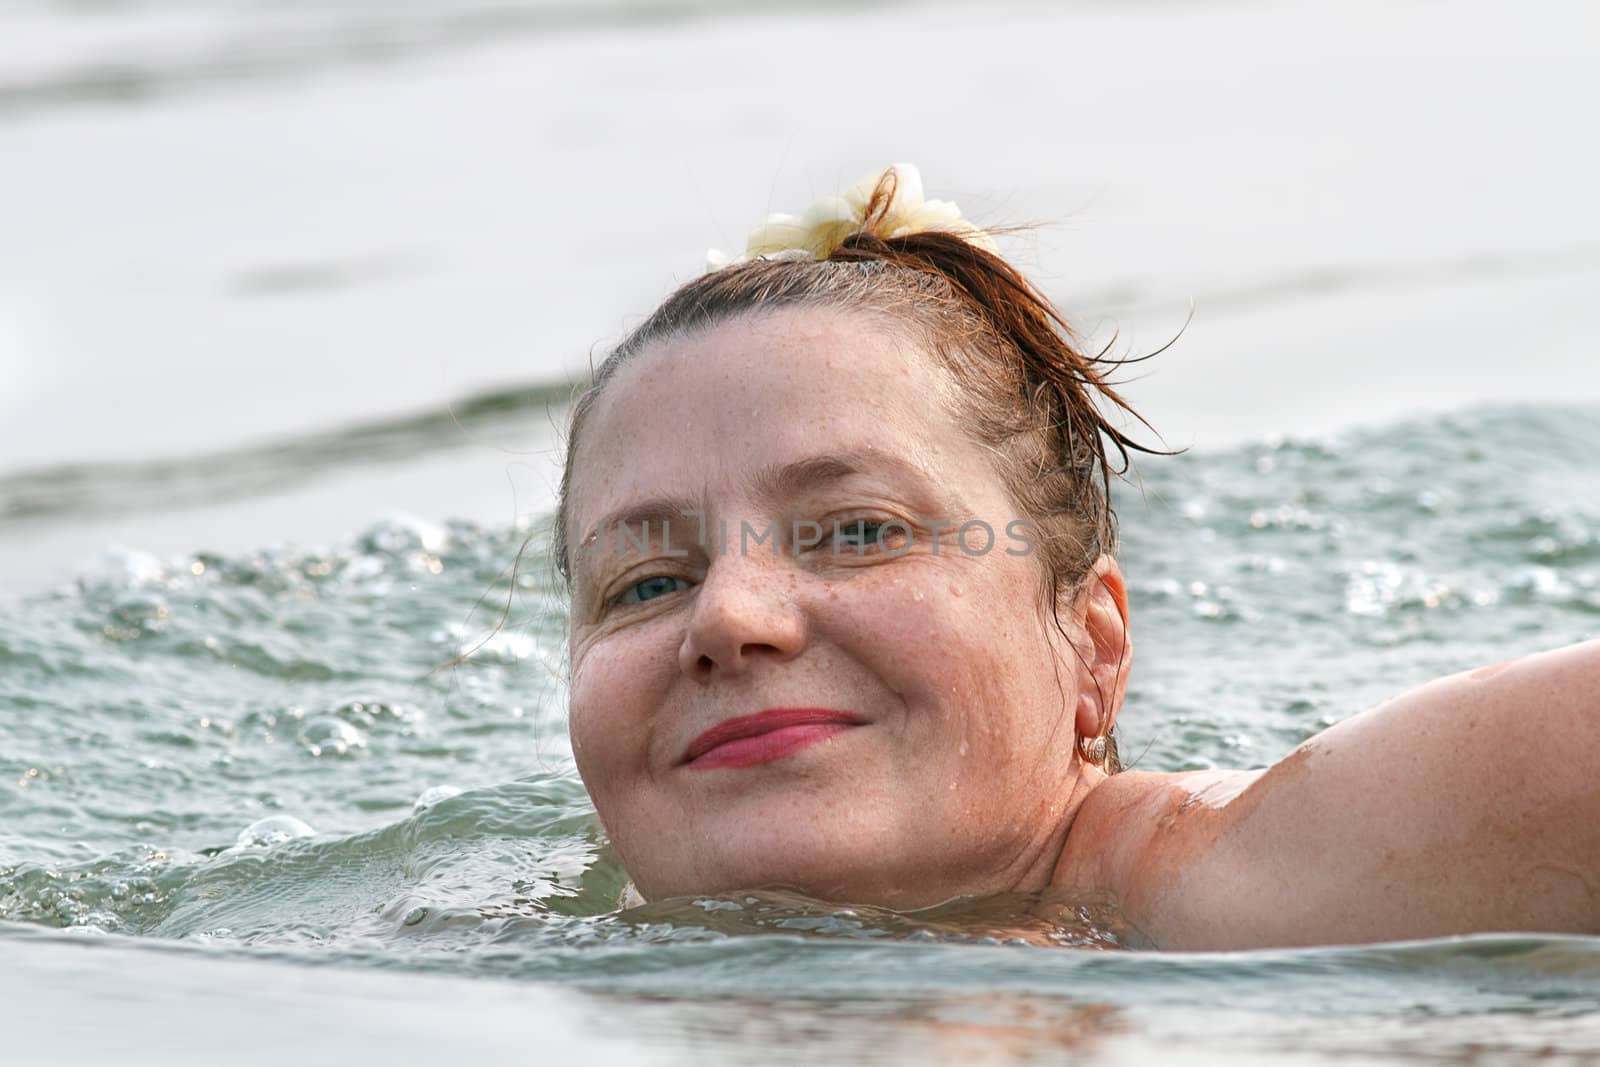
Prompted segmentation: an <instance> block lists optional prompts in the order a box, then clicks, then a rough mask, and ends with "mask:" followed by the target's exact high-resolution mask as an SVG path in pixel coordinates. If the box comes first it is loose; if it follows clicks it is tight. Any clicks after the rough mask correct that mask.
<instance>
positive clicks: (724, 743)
mask: <svg viewBox="0 0 1600 1067" xmlns="http://www.w3.org/2000/svg"><path fill="white" fill-rule="evenodd" d="M860 725H862V721H861V717H860V716H859V715H855V714H853V713H851V712H848V711H838V710H835V709H833V708H769V709H767V710H766V711H760V712H757V713H756V714H754V715H741V716H739V717H738V718H735V719H727V720H724V721H723V722H720V723H718V724H717V725H715V726H713V727H712V728H711V729H709V730H707V731H706V732H705V733H703V734H701V735H700V736H699V737H697V738H695V739H694V741H693V742H691V743H690V745H689V748H688V751H686V752H685V753H684V757H683V760H684V763H685V764H687V765H688V766H690V767H693V768H694V769H696V770H715V769H718V768H727V767H751V766H754V765H756V764H759V763H770V762H771V761H773V760H777V759H782V758H783V757H785V756H788V755H791V754H793V753H795V752H798V751H800V750H801V749H803V748H808V747H810V746H811V745H814V744H817V743H818V742H821V741H826V740H827V739H828V738H830V737H832V736H833V735H834V734H837V733H840V732H841V731H844V730H848V729H850V728H851V727H853V726H860Z"/></svg>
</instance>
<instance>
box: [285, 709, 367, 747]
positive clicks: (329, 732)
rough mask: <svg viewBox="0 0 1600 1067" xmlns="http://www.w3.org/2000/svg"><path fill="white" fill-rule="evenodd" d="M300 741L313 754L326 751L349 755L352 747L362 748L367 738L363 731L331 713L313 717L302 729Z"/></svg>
mask: <svg viewBox="0 0 1600 1067" xmlns="http://www.w3.org/2000/svg"><path fill="white" fill-rule="evenodd" d="M300 743H301V744H302V745H304V746H305V747H306V750H307V751H308V752H310V753H311V754H312V755H313V756H321V755H323V754H324V753H326V754H328V755H333V756H344V755H348V754H349V752H350V750H351V749H352V748H362V747H364V746H365V745H366V743H367V741H366V738H364V737H362V736H361V731H360V730H357V729H356V728H355V727H354V726H351V725H350V724H349V723H347V722H345V721H344V720H342V719H335V718H333V717H332V716H330V715H324V716H322V717H320V718H316V719H312V720H311V721H310V722H308V723H306V724H305V726H303V727H301V729H300Z"/></svg>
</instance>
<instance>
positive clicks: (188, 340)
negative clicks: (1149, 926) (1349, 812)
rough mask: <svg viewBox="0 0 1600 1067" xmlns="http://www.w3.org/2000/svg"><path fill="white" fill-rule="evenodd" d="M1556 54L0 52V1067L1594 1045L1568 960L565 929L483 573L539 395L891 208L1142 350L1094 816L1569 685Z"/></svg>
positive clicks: (1018, 43) (1157, 37) (610, 32)
mask: <svg viewBox="0 0 1600 1067" xmlns="http://www.w3.org/2000/svg"><path fill="white" fill-rule="evenodd" d="M1595 21H1596V20H1595V17H1594V15H1593V14H1592V11H1591V7H1590V5H1587V4H1584V3H1578V2H1553V3H1545V4H1531V5H1526V6H1523V7H1520V8H1518V9H1517V11H1516V13H1515V15H1514V16H1513V15H1512V14H1510V13H1508V11H1507V10H1506V9H1503V8H1501V7H1499V6H1497V5H1490V4H1487V3H1473V2H1468V3H1464V4H1452V5H1444V4H1432V3H1402V4H1382V5H1379V4H1351V5H1343V6H1341V7H1339V8H1337V9H1329V8H1326V7H1325V6H1322V5H1310V4H1296V3H1281V4H1268V3H1255V4H1245V3H1227V2H1222V0H1215V2H1208V3H1181V4H1180V3H1173V4H1164V5H1110V4H1076V5H1054V4H1042V3H1040V4H1028V3H1009V4H1000V5H995V6H990V7H985V8H984V9H982V11H981V12H980V11H979V9H978V8H976V7H975V6H973V5H968V4H956V3H950V4H934V5H909V4H882V5H849V6H845V5H840V6H837V7H832V6H827V7H822V8H814V7H811V6H802V5H798V4H792V3H791V4H778V3H770V4H734V3H732V2H728V3H715V2H704V3H693V2H684V3H654V2H626V0H624V2H618V3H601V4H581V5H580V4H576V3H573V4H558V3H533V2H522V3H510V2H505V3H493V2H487V0H466V2H462V3H445V2H442V0H432V2H407V3H389V4H382V5H380V4H376V3H368V2H355V0H346V2H342V3H320V4H305V3H283V2H279V3H273V4H268V3H244V2H239V3H223V2H214V3H198V2H195V3H186V2H180V0H146V2H138V0H127V2H115V0H96V2H88V0H79V2H72V3H65V2H59V0H57V2H43V0H39V2H26V0H19V2H17V3H14V4H10V5H8V6H6V7H5V8H4V10H3V11H0V959H3V961H4V966H3V967H0V1002H3V1003H5V1004H6V1005H7V1008H6V1017H7V1021H6V1026H5V1036H4V1037H0V1056H4V1057H5V1059H6V1061H7V1062H45V1061H48V1062H102V1061H104V1060H106V1059H110V1058H113V1057H115V1058H117V1059H118V1060H121V1061H125V1062H154V1061H157V1060H159V1061H161V1062H163V1063H172V1062H215V1061H216V1060H217V1059H218V1058H222V1059H225V1060H228V1061H232V1062H281V1061H283V1060H284V1059H286V1058H289V1057H291V1056H293V1057H297V1058H299V1059H301V1060H304V1061H307V1062H333V1061H344V1060H348V1059H350V1058H351V1057H358V1058H364V1057H368V1056H371V1057H374V1058H376V1057H377V1056H379V1055H382V1056H384V1057H385V1058H387V1059H389V1060H391V1061H396V1062H436V1061H437V1060H439V1059H440V1058H442V1057H445V1056H463V1055H465V1056H474V1057H476V1058H480V1059H509V1058H513V1057H516V1058H519V1059H526V1058H530V1057H531V1056H535V1055H551V1056H559V1055H562V1054H571V1055H577V1056H589V1057H593V1056H603V1057H606V1058H610V1057H613V1056H618V1057H625V1058H628V1059H631V1060H636V1061H639V1062H657V1061H660V1062H682V1061H685V1060H699V1061H704V1060H706V1059H708V1058H709V1059H712V1060H727V1061H738V1062H745V1061H749V1060H760V1061H773V1062H786V1061H791V1060H792V1061H799V1060H802V1059H804V1060H807V1061H810V1060H814V1058H815V1057H816V1056H817V1055H819V1054H821V1055H830V1054H831V1055H835V1056H837V1057H839V1058H842V1059H849V1060H875V1061H882V1062H896V1061H899V1060H902V1059H911V1058H919V1059H926V1058H934V1059H943V1060H949V1061H955V1062H971V1061H985V1060H987V1061H993V1062H1010V1061H1028V1060H1034V1059H1051V1058H1062V1057H1069V1058H1070V1057H1076V1058H1084V1059H1092V1060H1097V1061H1110V1062H1115V1061H1122V1060H1129V1061H1138V1062H1143V1061H1145V1060H1148V1059H1150V1058H1152V1057H1156V1056H1159V1057H1161V1058H1163V1059H1169V1060H1172V1061H1173V1062H1186V1063H1202V1062H1210V1061H1212V1060H1221V1059H1226V1060H1227V1061H1228V1062H1230V1063H1238V1062H1251V1061H1252V1060H1256V1061H1260V1062H1274V1063H1275V1062H1294V1061H1308V1062H1329V1061H1332V1060H1340V1061H1349V1060H1352V1059H1354V1060H1360V1059H1377V1060H1402V1061H1408V1062H1440V1061H1457V1062H1459V1061H1476V1060H1485V1061H1488V1060H1501V1059H1529V1060H1531V1059H1541V1060H1546V1061H1549V1060H1555V1061H1562V1060H1569V1061H1572V1062H1580V1061H1582V1060H1583V1059H1584V1058H1585V1057H1586V1056H1589V1055H1590V1054H1592V1053H1594V1052H1595V1051H1596V1050H1600V1037H1597V1033H1600V1004H1597V1003H1596V1002H1597V1000H1600V943H1597V942H1596V941H1595V940H1593V939H1582V938H1510V937H1487V938H1471V939H1462V940H1457V941H1446V942H1430V943H1424V944H1417V945H1405V946H1378V947H1368V948H1355V949H1320V950H1306V951H1297V952H1282V953H1244V954H1237V955H1216V956H1181V955H1169V954H1161V953H1151V952H1140V951H1132V952H1128V951H1103V950H1105V949H1108V948H1118V947H1121V946H1125V945H1127V944H1129V943H1130V942H1133V941H1136V938H1134V937H1133V936H1132V934H1131V933H1130V932H1128V931H1125V930H1122V929H1120V928H1119V927H1118V925H1117V922H1116V920H1115V916H1114V915H1111V914H1106V913H1103V912H1101V911H1098V910H1096V908H1095V907H1094V906H1093V905H1092V902H1078V901H1051V902H1041V903H1040V905H1039V906H1038V907H1036V908H1035V909H1034V910H1035V911H1036V912H1037V913H1038V915H1039V916H1041V917H1040V918H1039V919H1038V921H1037V923H1035V924H1032V925H1028V924H1021V925H1019V924H1018V923H1017V922H1016V921H1015V920H1014V918H1012V919H1011V920H1010V921H1008V919H1007V916H1011V917H1014V915H1015V908H1013V907H1010V906H1009V904H1007V903H1006V902H1000V904H1004V905H1006V906H1005V907H1000V906H999V905H994V904H991V905H981V904H972V905H956V906H952V907H951V908H948V909H944V910H941V911H936V912H932V913H928V914H921V915H915V916H898V915H892V914H887V913H879V912H875V911H873V910H871V909H833V908H826V907H820V906H817V905H815V904H814V903H809V902H806V901H803V900H798V899H794V898H790V897H786V896H784V895H782V894H755V895H747V896H735V897H728V898H717V899H706V900H700V901H680V902H669V903H663V904H656V905H651V906H649V907H647V908H642V909H634V910H632V911H627V912H621V913H619V912H618V900H617V894H618V891H619V890H620V888H621V885H622V882H623V875H622V872H621V871H620V870H618V869H617V866H616V864H615V861H614V859H613V858H612V857H611V856H610V855H609V853H608V851H607V849H606V846H605V842H604V840H603V837H602V835H601V834H600V833H599V831H598V828H597V826H596V824H595V822H594V819H593V812H592V808H591V807H590V805H589V804H588V802H587V799H586V798H585V796H584V794H583V790H582V788H581V784H580V783H579V782H578V780H577V777H576V774H575V773H574V771H573V768H572V762H571V755H570V751H569V750H568V748H567V742H566V737H565V727H564V719H563V714H564V690H563V676H564V674H563V672H564V666H563V655H564V625H565V621H564V619H565V617H564V608H563V605H562V603H561V599H560V596H559V590H558V589H557V588H556V586H555V585H554V580H553V577H552V574H551V569H550V566H549V561H548V558H547V557H546V556H545V555H544V554H543V545H544V543H545V537H546V526H545V518H546V515H547V510H548V506H549V501H550V488H551V485H552V479H553V467H552V462H553V459H554V457H555V455H556V449H557V448H558V446H559V427H560V426H561V424H562V404H563V402H564V400H565V398H566V397H567V396H568V395H569V391H570V388H571V385H572V383H573V382H574V381H577V380H578V379H579V378H581V375H582V373H583V370H584V368H585V367H586V365H587V363H588V360H589V359H590V356H591V352H592V353H595V354H599V353H602V352H603V351H604V348H605V345H606V343H607V342H608V341H609V340H614V339H615V338H616V337H617V336H618V335H620V333H622V332H623V331H624V330H625V329H626V328H627V326H628V325H629V324H630V323H632V322H635V321H637V320H638V318H639V317H640V316H642V315H643V314H644V313H646V312H648V310H649V309H650V307H651V306H652V305H653V303H654V302H655V301H656V300H657V299H659V297H660V296H661V295H663V294H664V292H665V291H666V290H667V289H668V288H669V287H670V286H671V284H672V283H673V282H674V280H675V279H681V278H684V277H688V276H690V275H691V274H693V273H695V272H697V271H698V270H699V269H701V266H702V263H703V256H704V251H705V249H706V248H707V247H708V246H718V247H722V248H736V247H737V246H738V245H739V243H740V241H741V240H742V235H743V233H744V230H745V228H746V227H747V226H748V225H750V224H751V223H753V222H755V221H757V220H758V219H759V218H761V217H762V215H763V214H764V213H765V212H767V211H769V210H778V209H798V208H801V207H803V206H804V205H805V204H806V203H808V202H809V201H810V200H811V199H812V198H813V197H814V196H817V195H821V194H823V193H827V192H832V191H835V190H836V189H837V188H839V187H840V186H842V185H843V184H845V183H847V182H849V181H850V180H853V179H854V178H855V177H857V176H859V174H860V173H862V172H864V171H866V170H868V169H871V168H872V167H875V166H880V165H882V164H883V163H885V162H889V161H891V160H896V159H907V160H912V161H915V162H917V163H919V164H920V165H921V166H922V168H923V172H924V175H925V178H926V180H927V182H928V185H929V188H930V195H937V196H947V197H953V198H955V199H957V200H958V201H959V202H960V203H961V204H962V206H963V207H964V208H965V209H966V211H967V213H968V214H969V215H970V216H973V217H975V218H978V219H980V220H983V221H987V222H991V223H1000V224H1003V223H1014V222H1042V223H1046V224H1047V225H1045V226H1044V227H1042V228H1041V229H1039V230H1036V231H1034V232H1033V233H1032V234H1031V235H1029V236H1026V237H1023V238H1017V239H1013V244H1012V245H1011V250H1012V252H1013V254H1014V255H1015V256H1016V258H1017V260H1018V261H1019V263H1021V264H1022V265H1023V266H1024V268H1025V269H1027V270H1029V271H1030V273H1031V274H1032V275H1033V276H1034V277H1035V278H1036V279H1037V280H1038V281H1039V282H1040V284H1041V285H1042V286H1043V287H1044V288H1045V289H1046V290H1047V291H1048V292H1049V293H1050V294H1051V295H1052V296H1054V297H1056V298H1057V299H1058V300H1060V301H1061V302H1062V304H1063V305H1064V306H1065V307H1066V308H1067V310H1068V311H1069V313H1070V314H1071V315H1072V316H1073V317H1074V319H1075V321H1077V322H1078V323H1079V324H1081V326H1082V328H1083V330H1084V332H1085V333H1086V334H1088V335H1089V337H1090V338H1091V339H1092V340H1094V341H1095V342H1102V341H1107V340H1110V339H1111V337H1112V336H1113V334H1114V333H1115V334H1116V335H1117V336H1118V338H1119V340H1118V345H1119V350H1121V351H1127V352H1129V353H1133V354H1137V353H1138V352H1141V351H1148V350H1149V349H1152V348H1155V347H1158V346H1159V345H1160V344H1162V343H1164V342H1165V341H1166V340H1168V339H1169V338H1170V337H1171V336H1172V335H1173V334H1174V333H1177V332H1178V331H1179V330H1180V329H1181V328H1183V327H1184V324H1185V323H1186V321H1189V316H1190V313H1191V302H1192V307H1193V319H1192V322H1189V325H1188V327H1187V329H1186V330H1184V332H1183V336H1182V338H1181V340H1180V341H1179V342H1178V344H1177V345H1176V346H1175V347H1174V348H1173V349H1172V350H1171V351H1170V352H1168V353H1167V354H1164V355H1163V356H1161V357H1159V358H1158V359H1155V360H1152V361H1151V362H1149V363H1145V364H1142V365H1139V366H1138V367H1137V369H1135V368H1132V367H1130V369H1129V372H1130V374H1132V375H1134V376H1136V380H1134V381H1132V382H1131V383H1130V384H1129V386H1128V388H1127V393H1128V395H1129V396H1130V397H1131V399H1132V400H1133V401H1134V402H1135V404H1137V405H1138V406H1139V407H1140V409H1141V410H1142V411H1144V412H1145V413H1146V414H1147V416H1148V417H1149V418H1150V420H1151V421H1152V422H1153V423H1154V424H1155V425H1156V427H1157V428H1158V429H1160V430H1161V431H1162V433H1163V434H1164V436H1165V437H1166V440H1167V441H1168V442H1169V443H1171V444H1173V445H1180V446H1192V448H1191V451H1190V452H1188V453H1187V454H1185V455H1183V456H1180V457H1177V458H1174V459H1165V460H1150V461H1148V462H1145V463H1142V464H1141V465H1140V467H1139V469H1138V479H1137V480H1136V482H1134V483H1133V484H1130V485H1129V486H1125V487H1123V489H1122V491H1121V496H1120V501H1119V505H1120V509H1121V512H1122V519H1123V529H1124V538H1125V543H1124V551H1123V562H1124V568H1125V570H1126V571H1127V572H1128V573H1129V575H1130V579H1131V583H1132V585H1131V595H1132V598H1133V611H1134V624H1135V632H1136V634H1137V635H1138V639H1139V649H1140V653H1139V655H1140V660H1139V664H1138V668H1137V670H1136V672H1135V675H1134V679H1133V685H1132V688H1131V691H1130V699H1129V705H1128V709H1127V712H1126V713H1125V716H1124V719H1123V722H1124V731H1125V738H1124V751H1125V752H1126V753H1127V754H1128V755H1129V756H1130V758H1132V759H1133V760H1135V761H1136V762H1137V765H1138V766H1141V767H1144V768H1148V769H1181V768H1191V767H1205V766H1259V765H1263V764H1266V763H1269V762H1271V761H1273V760H1275V759H1276V758H1278V757H1279V756H1281V755H1282V754H1283V753H1285V752H1286V751H1288V750H1289V748H1291V747H1292V746H1293V745H1295V744H1297V743H1298V742H1299V741H1301V740H1303V739H1304V738H1306V737H1308V736H1310V735H1311V734H1312V733H1314V732H1316V731H1317V730H1319V729H1321V728H1322V727H1324V726H1326V725H1328V724H1330V723H1332V722H1335V721H1337V720H1338V719H1340V718H1342V717H1344V716H1346V715H1348V714H1351V713H1353V712H1355V711H1358V710H1360V709H1361V708H1363V707H1366V706H1369V705H1370V704H1372V703H1375V702H1376V701H1378V700H1381V699H1383V698H1384V697H1386V696H1388V695H1391V694H1393V693H1395V692H1398V691H1400V690H1402V689H1404V688H1406V687H1408V686H1410V685H1413V684H1416V683H1418V682H1421V681H1424V680H1426V679H1428V678H1432V677H1435V676H1437V675H1439V674H1443V673H1449V672H1452V671H1455V670H1460V669H1464V668H1468V667H1472V666H1476V665H1479V664H1481V663H1486V662H1492V661H1496V660H1499V659H1504V658H1506V657H1507V656H1509V655H1512V654H1516V653H1520V652H1526V651H1532V650H1535V649H1540V648H1547V647H1553V646H1556V645H1560V644H1565V643H1569V642H1572V641H1577V640H1582V639H1584V638H1587V637H1592V636H1595V635H1596V632H1597V629H1600V622H1597V621H1596V620H1597V619H1600V473H1596V468H1595V465H1594V463H1593V461H1592V459H1591V457H1592V456H1593V455H1595V454H1597V453H1600V373H1597V368H1600V361H1597V360H1596V359H1595V353H1594V345H1593V342H1592V340H1591V339H1590V336H1589V333H1590V331H1589V316H1588V312H1589V309H1590V307H1592V306H1593V299H1592V297H1593V293H1594V292H1595V286H1596V280H1597V276H1600V212H1597V210H1596V208H1595V206H1594V204H1593V202H1592V196H1593V190H1594V189H1595V188H1597V187H1600V182H1597V179H1600V162H1597V158H1596V154H1595V146H1594V139H1593V136H1592V133H1587V132H1585V131H1587V130H1588V129H1589V127H1590V126H1591V125H1592V115H1591V114H1590V112H1591V111H1592V109H1593V101H1594V100H1596V99H1600V92H1597V90H1600V73H1597V72H1600V66H1597V65H1596V63H1595V62H1594V60H1595V58H1596V56H1595V55H1594V53H1595V51H1596V41H1597V40H1600V37H1597V36H1596V34H1595V32H1594V30H1595ZM525 542H526V550H525V551H523V555H522V560H521V564H520V565H518V566H513V561H514V560H516V558H517V556H518V553H519V551H521V550H523V547H524V543H525ZM502 615H504V616H505V623H504V625H499V620H500V619H501V617H502ZM468 650H474V651H473V654H472V656H471V657H470V659H468V660H467V661H466V662H464V663H460V664H456V665H452V661H453V660H455V659H456V658H457V657H458V656H459V655H460V654H462V653H463V652H466V651H468ZM997 908H998V910H997ZM1015 941H1021V942H1025V944H1013V943H1010V942H1015ZM1040 946H1057V947H1056V948H1055V949H1054V950H1049V949H1045V948H1041V947H1040ZM175 1033H182V1034H183V1035H184V1037H183V1039H182V1040H178V1039H176V1038H175V1037H174V1034H175ZM219 1050H221V1052H219Z"/></svg>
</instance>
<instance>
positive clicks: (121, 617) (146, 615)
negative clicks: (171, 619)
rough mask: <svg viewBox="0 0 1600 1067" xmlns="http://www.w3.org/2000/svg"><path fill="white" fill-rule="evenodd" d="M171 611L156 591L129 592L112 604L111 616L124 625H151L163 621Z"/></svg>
mask: <svg viewBox="0 0 1600 1067" xmlns="http://www.w3.org/2000/svg"><path fill="white" fill-rule="evenodd" d="M170 614H171V612H170V610H169V609H168V608H167V602H166V600H165V599H163V598H162V597H161V596H159V595H158V594H156V593H128V594H126V595H125V596H121V597H118V598H117V602H116V603H115V604H113V605H112V606H111V618H112V620H113V621H115V622H116V623H118V624H119V625H122V626H128V627H149V626H150V625H151V624H157V625H159V624H160V623H163V622H165V621H166V620H167V617H168V615H170Z"/></svg>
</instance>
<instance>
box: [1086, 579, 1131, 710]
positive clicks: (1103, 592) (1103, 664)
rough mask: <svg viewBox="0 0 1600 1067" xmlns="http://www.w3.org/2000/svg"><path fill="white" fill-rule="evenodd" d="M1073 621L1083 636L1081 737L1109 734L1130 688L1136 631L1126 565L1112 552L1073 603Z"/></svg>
mask: <svg viewBox="0 0 1600 1067" xmlns="http://www.w3.org/2000/svg"><path fill="white" fill-rule="evenodd" d="M1073 615H1074V621H1075V622H1077V623H1078V627H1079V629H1080V632H1081V633H1082V635H1083V640H1082V642H1081V643H1080V647H1079V649H1078V652H1079V654H1080V656H1081V657H1082V658H1081V659H1079V661H1078V705H1077V708H1076V722H1075V724H1074V725H1075V726H1076V728H1077V732H1078V735H1079V736H1080V737H1097V736H1101V735H1105V734H1109V733H1110V732H1111V726H1112V724H1113V723H1115V722H1116V718H1117V712H1118V711H1119V710H1120V709H1121V708H1122V699H1123V697H1124V696H1125V695H1126V694H1127V691H1128V668H1129V667H1131V666H1132V665H1133V635H1132V634H1131V633H1130V632H1129V629H1128V588H1127V585H1126V583H1124V582H1123V579H1122V569H1121V568H1120V567H1118V566H1117V561H1116V560H1114V559H1112V558H1111V557H1110V556H1101V557H1100V558H1099V559H1097V560H1095V563H1094V566H1093V567H1091V568H1090V569H1089V574H1088V575H1087V576H1086V577H1085V578H1084V582H1083V586H1082V588H1081V589H1080V590H1079V592H1078V599H1077V602H1076V603H1075V604H1074V605H1073Z"/></svg>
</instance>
